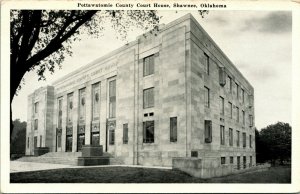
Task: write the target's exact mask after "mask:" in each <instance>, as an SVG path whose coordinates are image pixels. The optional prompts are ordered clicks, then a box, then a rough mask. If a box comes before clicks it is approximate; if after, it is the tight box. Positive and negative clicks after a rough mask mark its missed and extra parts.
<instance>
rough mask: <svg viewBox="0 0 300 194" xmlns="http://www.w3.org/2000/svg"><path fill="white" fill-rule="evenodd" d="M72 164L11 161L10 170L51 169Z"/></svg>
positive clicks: (67, 166)
mask: <svg viewBox="0 0 300 194" xmlns="http://www.w3.org/2000/svg"><path fill="white" fill-rule="evenodd" d="M69 167H72V166H71V165H64V164H49V163H37V162H21V161H10V172H11V173H14V172H29V171H37V170H50V169H59V168H69Z"/></svg>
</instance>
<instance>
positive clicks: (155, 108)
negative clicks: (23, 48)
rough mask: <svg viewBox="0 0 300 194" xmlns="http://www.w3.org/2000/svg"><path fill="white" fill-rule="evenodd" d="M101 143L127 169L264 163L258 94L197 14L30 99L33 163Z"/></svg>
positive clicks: (29, 134)
mask: <svg viewBox="0 0 300 194" xmlns="http://www.w3.org/2000/svg"><path fill="white" fill-rule="evenodd" d="M83 145H102V146H103V151H104V152H106V153H107V154H109V156H110V157H112V158H114V159H115V160H116V161H117V162H118V163H120V164H137V165H152V166H171V165H172V158H175V157H192V158H193V157H195V158H201V159H203V161H204V162H210V163H212V164H213V165H214V166H212V168H214V167H218V166H222V165H235V166H237V168H240V167H241V168H242V167H247V168H248V167H249V166H252V165H255V161H256V160H255V130H254V89H253V87H252V86H251V84H250V83H249V82H248V81H247V79H246V78H245V77H244V76H243V75H242V74H241V72H240V71H239V70H238V69H237V68H236V67H235V66H234V65H233V63H232V62H231V61H230V60H229V59H228V58H227V57H226V55H225V54H224V53H223V52H222V50H221V49H220V48H219V47H218V46H217V45H216V43H215V42H214V41H213V40H212V39H211V38H210V36H209V35H208V34H207V33H206V32H205V30H204V29H203V28H202V27H201V26H200V24H199V23H198V22H197V21H196V20H195V19H194V18H193V16H192V15H190V14H188V15H185V16H183V17H181V18H179V19H177V20H175V21H173V22H171V23H169V24H167V25H164V26H161V27H160V29H159V31H156V32H152V33H146V34H144V35H141V36H139V37H137V38H136V40H135V41H133V42H130V43H129V44H126V45H125V46H123V47H121V48H119V49H117V50H115V51H113V52H111V53H109V54H107V55H105V56H103V57H100V58H99V59H96V60H95V61H93V62H91V63H89V64H87V65H85V66H83V67H81V68H79V69H77V70H75V71H73V72H71V73H69V74H68V75H66V76H64V77H62V78H60V79H59V80H57V81H55V82H54V83H53V84H52V86H46V87H43V88H40V89H37V90H35V91H34V92H33V93H32V94H31V95H29V97H28V122H27V132H26V155H33V154H34V148H38V147H48V148H49V150H50V152H80V150H81V148H82V146H83Z"/></svg>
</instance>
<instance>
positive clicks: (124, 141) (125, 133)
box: [123, 123, 128, 144]
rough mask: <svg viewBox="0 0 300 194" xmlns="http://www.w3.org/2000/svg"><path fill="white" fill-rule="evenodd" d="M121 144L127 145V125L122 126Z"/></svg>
mask: <svg viewBox="0 0 300 194" xmlns="http://www.w3.org/2000/svg"><path fill="white" fill-rule="evenodd" d="M123 144H128V123H126V124H123Z"/></svg>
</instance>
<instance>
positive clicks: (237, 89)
mask: <svg viewBox="0 0 300 194" xmlns="http://www.w3.org/2000/svg"><path fill="white" fill-rule="evenodd" d="M235 86H236V99H239V84H237V83H235Z"/></svg>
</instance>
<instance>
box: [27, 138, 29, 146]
mask: <svg viewBox="0 0 300 194" xmlns="http://www.w3.org/2000/svg"><path fill="white" fill-rule="evenodd" d="M27 147H28V148H29V137H27Z"/></svg>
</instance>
